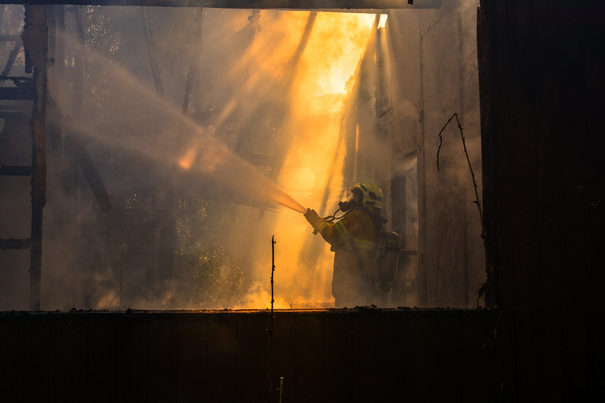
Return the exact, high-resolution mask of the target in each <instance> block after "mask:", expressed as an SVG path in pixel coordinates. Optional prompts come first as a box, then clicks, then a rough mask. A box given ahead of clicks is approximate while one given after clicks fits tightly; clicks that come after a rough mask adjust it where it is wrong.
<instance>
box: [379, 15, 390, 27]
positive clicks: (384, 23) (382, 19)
mask: <svg viewBox="0 0 605 403" xmlns="http://www.w3.org/2000/svg"><path fill="white" fill-rule="evenodd" d="M388 18H389V15H388V14H380V19H379V20H378V29H382V28H384V27H386V26H387V19H388Z"/></svg>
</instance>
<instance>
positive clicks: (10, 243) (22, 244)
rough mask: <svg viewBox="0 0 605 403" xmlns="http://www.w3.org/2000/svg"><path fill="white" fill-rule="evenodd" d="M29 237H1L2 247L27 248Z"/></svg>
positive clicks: (0, 245) (0, 246)
mask: <svg viewBox="0 0 605 403" xmlns="http://www.w3.org/2000/svg"><path fill="white" fill-rule="evenodd" d="M29 245H30V240H29V239H0V249H27V248H29Z"/></svg>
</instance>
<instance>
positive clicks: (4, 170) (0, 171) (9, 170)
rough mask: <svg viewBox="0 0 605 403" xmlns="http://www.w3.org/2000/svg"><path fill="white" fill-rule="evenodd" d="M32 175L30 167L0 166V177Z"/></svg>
mask: <svg viewBox="0 0 605 403" xmlns="http://www.w3.org/2000/svg"><path fill="white" fill-rule="evenodd" d="M31 174H32V167H30V166H25V165H2V166H0V175H14V176H29V175H31Z"/></svg>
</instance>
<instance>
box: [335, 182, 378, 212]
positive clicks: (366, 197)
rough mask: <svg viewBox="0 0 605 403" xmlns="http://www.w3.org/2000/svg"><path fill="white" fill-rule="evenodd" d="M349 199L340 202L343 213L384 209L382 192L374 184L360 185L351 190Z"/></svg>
mask: <svg viewBox="0 0 605 403" xmlns="http://www.w3.org/2000/svg"><path fill="white" fill-rule="evenodd" d="M350 192H351V194H350V195H349V197H348V198H347V199H346V200H344V201H342V202H340V203H339V206H340V209H341V210H342V211H348V210H350V209H351V208H353V207H355V206H357V207H365V208H368V209H372V208H374V209H381V208H382V190H381V189H380V187H378V186H377V185H375V184H373V183H358V184H357V185H355V186H353V187H352V188H351V189H350Z"/></svg>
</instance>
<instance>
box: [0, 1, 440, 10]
mask: <svg viewBox="0 0 605 403" xmlns="http://www.w3.org/2000/svg"><path fill="white" fill-rule="evenodd" d="M442 1H443V0H414V1H409V0H0V4H30V5H36V4H46V5H48V4H71V5H101V6H148V7H207V8H240V9H289V10H333V9H356V10H377V9H402V8H409V9H425V8H440V7H441V2H442ZM409 3H413V4H409Z"/></svg>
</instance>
